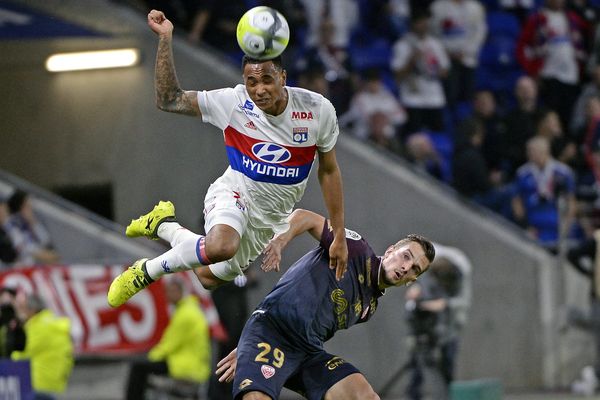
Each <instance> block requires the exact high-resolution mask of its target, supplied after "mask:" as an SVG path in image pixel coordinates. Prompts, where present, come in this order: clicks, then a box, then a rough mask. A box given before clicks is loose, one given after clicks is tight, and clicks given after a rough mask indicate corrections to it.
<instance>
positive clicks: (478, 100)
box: [473, 90, 507, 171]
mask: <svg viewBox="0 0 600 400" xmlns="http://www.w3.org/2000/svg"><path fill="white" fill-rule="evenodd" d="M473 116H474V117H475V118H477V119H478V120H479V121H481V123H482V124H483V127H484V131H485V135H484V138H483V145H482V147H481V151H482V153H483V156H484V158H485V160H486V163H487V166H488V168H489V169H490V171H506V169H507V167H506V165H504V164H505V161H504V155H505V154H506V124H505V122H504V119H503V118H502V116H501V115H500V112H499V111H498V106H497V103H496V98H495V97H494V94H493V93H492V92H491V91H489V90H479V91H477V92H475V96H474V98H473Z"/></svg>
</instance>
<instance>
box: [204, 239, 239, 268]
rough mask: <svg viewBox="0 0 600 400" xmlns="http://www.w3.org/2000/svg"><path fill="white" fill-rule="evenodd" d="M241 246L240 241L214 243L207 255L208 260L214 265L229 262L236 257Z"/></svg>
mask: <svg viewBox="0 0 600 400" xmlns="http://www.w3.org/2000/svg"><path fill="white" fill-rule="evenodd" d="M238 246H239V241H223V242H217V243H212V244H211V246H210V248H209V249H207V251H206V253H207V256H208V258H209V259H210V260H211V261H212V262H213V263H214V262H219V261H225V260H229V259H230V258H233V256H235V253H237V250H238Z"/></svg>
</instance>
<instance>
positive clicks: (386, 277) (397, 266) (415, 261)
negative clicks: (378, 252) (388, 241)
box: [381, 242, 429, 286]
mask: <svg viewBox="0 0 600 400" xmlns="http://www.w3.org/2000/svg"><path fill="white" fill-rule="evenodd" d="M382 268H383V270H382V271H381V273H382V276H381V279H382V281H383V284H384V285H385V286H401V285H405V284H407V283H410V282H414V281H415V280H417V277H418V276H419V275H421V274H422V273H423V272H425V270H427V268H429V260H427V257H426V256H425V252H424V251H423V248H422V247H421V245H420V244H418V243H417V242H408V243H406V244H404V245H403V246H401V247H399V248H398V249H396V250H392V249H391V248H390V249H388V251H386V252H385V255H384V256H383V261H382Z"/></svg>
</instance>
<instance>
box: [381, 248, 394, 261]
mask: <svg viewBox="0 0 600 400" xmlns="http://www.w3.org/2000/svg"><path fill="white" fill-rule="evenodd" d="M393 248H394V246H390V247H388V248H387V250H386V251H385V253H383V258H385V257H387V256H389V255H390V253H391V252H392V251H393V250H394V249H393Z"/></svg>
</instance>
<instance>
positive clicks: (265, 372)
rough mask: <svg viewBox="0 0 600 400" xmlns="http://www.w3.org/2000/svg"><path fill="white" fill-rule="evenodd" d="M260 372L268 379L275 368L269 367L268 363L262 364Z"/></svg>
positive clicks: (273, 373)
mask: <svg viewBox="0 0 600 400" xmlns="http://www.w3.org/2000/svg"><path fill="white" fill-rule="evenodd" d="M260 372H262V374H263V376H264V377H265V379H269V378H270V377H272V376H273V375H275V368H273V367H271V366H270V365H263V366H262V367H260Z"/></svg>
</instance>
